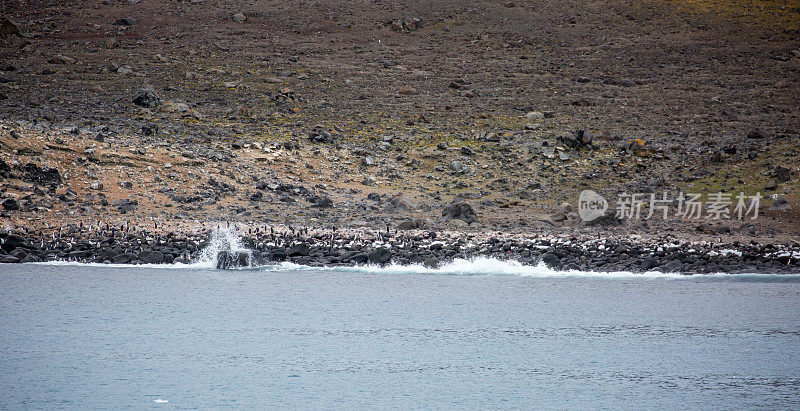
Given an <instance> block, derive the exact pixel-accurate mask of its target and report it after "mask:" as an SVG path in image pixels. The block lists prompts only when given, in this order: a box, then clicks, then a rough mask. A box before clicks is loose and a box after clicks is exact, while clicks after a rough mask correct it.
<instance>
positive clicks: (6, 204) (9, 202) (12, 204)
mask: <svg viewBox="0 0 800 411" xmlns="http://www.w3.org/2000/svg"><path fill="white" fill-rule="evenodd" d="M3 208H4V209H6V210H8V211H18V210H19V203H18V202H17V200H14V199H13V198H7V199H5V200H3Z"/></svg>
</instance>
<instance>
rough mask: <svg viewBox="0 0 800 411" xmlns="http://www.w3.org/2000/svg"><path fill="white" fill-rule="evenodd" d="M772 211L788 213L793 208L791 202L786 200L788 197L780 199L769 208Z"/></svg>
mask: <svg viewBox="0 0 800 411" xmlns="http://www.w3.org/2000/svg"><path fill="white" fill-rule="evenodd" d="M769 209H770V211H786V210H791V209H792V206H791V205H790V204H789V201H788V200H786V197H778V198H777V199H776V200H775V201H774V202H773V203H772V205H770V206H769Z"/></svg>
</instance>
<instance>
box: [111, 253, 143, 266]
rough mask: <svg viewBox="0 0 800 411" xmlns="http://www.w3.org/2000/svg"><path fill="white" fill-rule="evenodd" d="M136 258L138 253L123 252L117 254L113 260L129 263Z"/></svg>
mask: <svg viewBox="0 0 800 411" xmlns="http://www.w3.org/2000/svg"><path fill="white" fill-rule="evenodd" d="M136 258H137V257H136V254H133V253H122V254H117V255H115V256H114V258H112V259H111V261H113V262H114V264H128V263H130V262H131V261H133V260H134V259H136Z"/></svg>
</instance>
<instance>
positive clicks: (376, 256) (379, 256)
mask: <svg viewBox="0 0 800 411" xmlns="http://www.w3.org/2000/svg"><path fill="white" fill-rule="evenodd" d="M367 258H368V259H369V262H370V263H372V264H380V265H384V264H389V262H390V261H392V252H391V251H390V250H389V249H388V248H384V247H381V248H378V249H376V250H373V251H372V252H371V253H369V255H368V257H367Z"/></svg>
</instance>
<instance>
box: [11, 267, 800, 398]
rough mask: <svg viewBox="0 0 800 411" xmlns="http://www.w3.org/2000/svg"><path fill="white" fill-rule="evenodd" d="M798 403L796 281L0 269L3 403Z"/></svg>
mask: <svg viewBox="0 0 800 411" xmlns="http://www.w3.org/2000/svg"><path fill="white" fill-rule="evenodd" d="M150 407H152V408H180V409H197V408H200V409H208V408H219V407H235V408H302V409H309V408H326V409H330V408H334V409H354V408H355V409H372V408H379V409H383V408H393V409H396V408H419V407H424V408H473V409H474V408H626V409H629V408H660V409H664V408H669V409H675V408H689V409H708V408H714V409H739V408H743V407H748V408H752V407H758V408H763V407H767V408H784V409H788V408H794V409H797V408H798V407H800V275H759V274H753V275H721V274H720V275H711V276H680V275H666V274H657V273H650V274H644V275H640V274H630V273H612V274H598V273H582V272H554V271H550V270H548V269H546V268H544V267H523V266H520V265H517V264H513V263H505V262H500V261H494V260H479V261H471V262H470V261H457V262H455V263H453V264H451V265H449V266H447V267H443V268H442V269H439V270H428V269H424V268H422V267H388V268H383V269H381V268H377V267H362V268H356V269H322V270H320V269H311V268H307V267H300V266H293V265H288V264H285V265H281V266H273V267H262V268H257V269H243V270H233V271H218V270H213V269H210V268H209V267H208V266H206V265H203V264H195V265H191V266H180V267H178V266H172V267H167V266H150V267H126V266H104V265H79V264H33V265H27V264H26V265H0V408H2V409H55V408H65V409H98V408H101V409H109V408H111V409H119V408H136V409H140V408H150Z"/></svg>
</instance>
